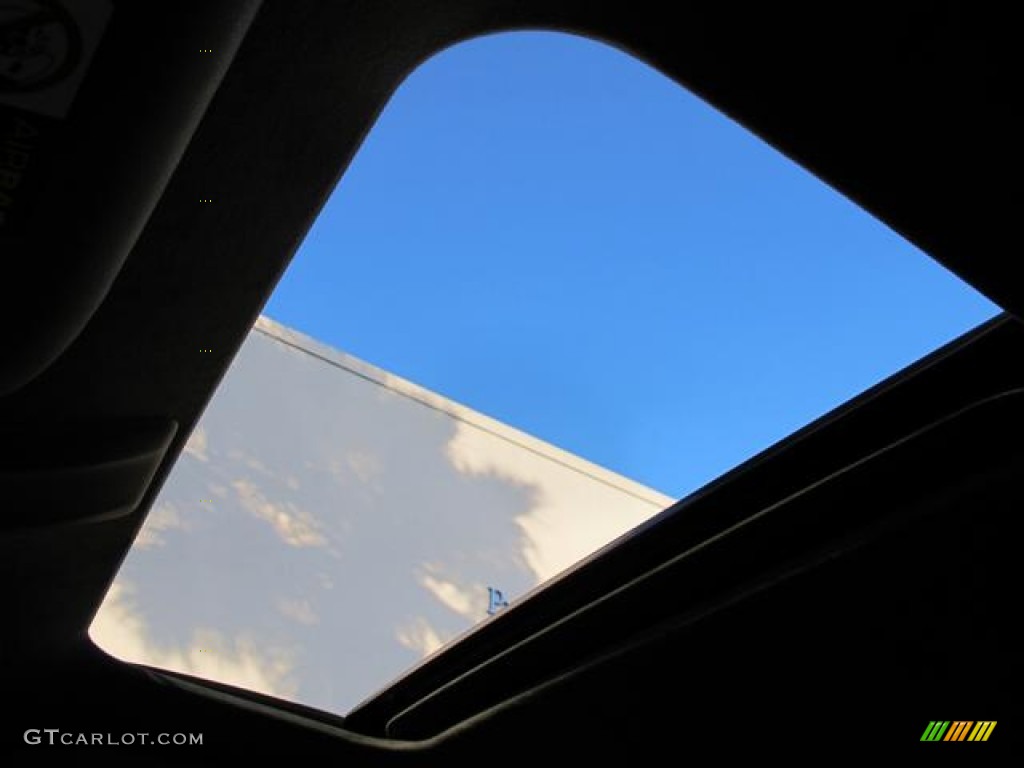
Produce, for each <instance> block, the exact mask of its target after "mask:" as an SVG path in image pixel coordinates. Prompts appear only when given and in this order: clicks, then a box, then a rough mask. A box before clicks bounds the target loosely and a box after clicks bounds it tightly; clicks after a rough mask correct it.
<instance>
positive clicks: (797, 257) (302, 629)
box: [91, 33, 996, 713]
mask: <svg viewBox="0 0 1024 768" xmlns="http://www.w3.org/2000/svg"><path fill="white" fill-rule="evenodd" d="M995 312H996V308H995V307H994V306H993V305H991V304H990V303H988V302H987V301H985V300H984V299H983V298H982V297H980V296H979V295H978V294H977V293H975V292H974V291H972V290H971V289H970V288H968V287H967V286H965V285H964V284H963V283H962V282H960V281H959V280H957V279H956V278H955V277H953V276H952V275H950V274H949V273H948V272H946V271H945V270H943V269H942V268H941V267H939V266H938V265H937V264H936V263H935V262H933V261H932V260H930V259H929V258H927V257H926V256H925V255H924V254H922V253H920V252H919V251H917V250H916V249H915V248H914V247H912V246H911V245H910V244H908V243H907V242H905V241H903V240H902V239H901V238H899V237H898V236H896V235H895V234H893V233H892V232H891V231H890V230H888V229H886V228H885V227H884V226H882V225H881V224H879V223H878V222H877V221H875V220H874V219H872V218H871V217H870V216H868V215H866V214H865V213H864V212H863V211H861V210H860V209H858V208H857V207H856V206H854V205H852V204H851V203H850V202H849V201H847V200H845V199H844V198H842V197H841V196H839V195H837V194H836V193H835V192H834V191H833V190H831V189H830V188H828V187H827V186H826V185H824V184H822V183H821V182H819V181H817V180H816V179H814V178H813V177H811V176H810V175H808V174H807V173H806V172H804V171H802V170H801V169H799V168H798V167H796V166H795V165H794V164H793V163H791V162H790V161H788V160H787V159H785V158H784V157H782V156H780V155H779V154H778V153H776V152H774V151H773V150H772V149H771V148H769V147H766V146H765V145H764V144H763V143H762V142H760V141H759V140H757V139H756V138H754V137H752V136H751V135H750V134H749V133H747V132H746V131H745V130H743V129H742V128H740V127H739V126H737V125H736V124H734V123H733V122H731V121H730V120H728V119H727V118H725V117H723V116H722V115H720V114H718V113H717V112H715V111H714V110H711V109H710V108H708V107H707V105H705V104H703V103H702V102H700V101H699V100H698V99H696V98H695V97H694V96H692V95H691V94H689V93H688V92H686V91H685V90H683V89H681V88H680V87H679V86H678V85H676V84H675V83H672V82H670V81H669V80H667V79H666V78H664V77H662V76H661V75H659V74H658V73H656V72H654V71H653V70H651V69H650V68H648V67H647V66H645V65H644V64H642V63H640V62H638V61H636V60H634V59H631V58H630V57H628V56H626V55H625V54H623V53H622V52H619V51H617V50H614V49H611V48H609V47H607V46H603V45H600V44H598V43H595V42H593V41H589V40H584V39H580V38H574V37H569V36H565V35H556V34H551V33H515V34H507V35H499V36H494V37H489V38H483V39H479V40H474V41H471V42H468V43H464V44H462V45H460V46H457V47H455V48H452V49H450V50H448V51H445V52H444V53H442V54H440V55H438V56H436V57H435V58H433V59H431V60H430V61H428V62H426V63H425V64H424V65H423V66H422V67H420V68H419V69H418V70H417V71H416V72H415V73H413V74H412V75H411V76H410V78H409V79H408V80H407V81H406V83H405V84H404V85H403V86H402V87H401V88H400V89H399V91H398V93H397V94H396V95H395V97H394V99H393V100H392V103H391V104H390V105H389V106H388V108H387V109H386V110H385V112H384V113H383V115H382V116H381V118H380V120H379V122H378V124H377V126H376V127H375V128H374V130H373V132H372V133H371V134H370V136H369V137H368V138H367V141H366V143H365V145H364V146H363V147H362V149H361V150H360V153H359V154H358V156H357V157H356V159H355V161H354V163H353V165H352V167H351V168H350V169H349V170H348V171H347V172H346V174H345V176H344V178H343V180H342V182H341V183H340V184H339V186H338V188H337V189H336V190H335V192H334V194H333V195H332V197H331V199H330V200H329V201H328V203H327V205H326V206H325V208H324V210H323V211H322V212H321V214H320V217H319V218H318V219H317V221H316V222H315V224H314V225H313V227H312V229H311V231H310V233H309V234H308V236H307V238H306V240H305V242H304V243H303V246H302V248H301V249H300V251H299V253H298V254H297V256H296V257H295V260H294V262H293V265H292V266H291V268H290V270H289V272H288V273H287V274H286V275H285V277H284V278H283V280H282V282H281V284H280V285H279V286H278V289H277V291H276V292H275V294H274V296H273V297H272V298H271V300H270V302H269V304H268V306H267V314H268V315H269V317H265V318H261V320H260V321H259V322H258V323H257V325H256V327H255V328H254V329H253V331H252V333H251V334H250V336H249V338H248V340H247V341H246V342H245V344H244V346H243V347H242V349H241V351H240V352H239V354H238V356H237V358H236V359H235V361H234V363H233V365H232V367H231V370H230V371H229V373H228V375H227V376H226V377H225V379H224V381H223V383H222V385H221V387H220V389H219V390H218V392H217V394H216V395H215V397H214V399H213V401H212V402H211V404H210V406H209V407H208V409H207V411H206V412H205V414H204V415H203V418H202V420H201V422H200V424H199V426H198V427H197V429H196V430H195V432H194V433H193V435H192V437H191V439H190V441H189V444H188V447H187V448H186V450H185V452H184V454H183V455H182V457H181V458H180V460H179V462H178V464H177V466H176V467H175V469H174V471H173V473H172V474H171V476H170V477H169V479H168V481H167V483H166V484H165V487H164V488H163V491H162V492H161V495H160V498H159V499H158V501H157V502H156V504H155V505H154V507H153V509H152V511H151V513H150V515H149V518H148V520H147V523H146V526H145V527H144V529H143V531H142V533H141V534H140V536H139V538H138V539H137V541H136V542H135V545H134V547H133V549H132V551H131V553H130V555H129V557H128V559H127V560H126V562H125V565H124V567H123V569H122V571H121V572H120V574H119V575H118V579H117V581H116V582H115V585H114V587H113V589H112V590H111V592H110V594H109V595H108V596H107V599H106V601H105V603H104V605H103V607H102V608H101V611H100V613H99V615H98V617H97V620H96V622H95V623H94V625H93V627H92V630H91V633H92V636H93V638H94V639H95V640H96V641H97V642H98V643H99V644H100V645H101V646H102V647H104V648H106V649H107V650H108V651H110V652H111V653H113V654H115V655H117V656H120V657H122V658H126V659H129V660H132V661H141V662H144V663H148V664H153V665H156V666H160V667H165V668H169V669H176V670H180V671H184V672H188V673H191V674H197V675H200V676H204V677H207V678H210V679H214V680H220V681H224V682H229V683H233V684H236V685H241V686H243V687H248V688H251V689H254V690H260V691H264V692H268V693H271V694H274V695H278V696H281V697H284V698H288V699H292V700H295V701H299V702H302V703H305V704H310V705H312V706H316V707H320V708H323V709H326V710H329V711H333V712H339V713H344V712H346V711H348V710H349V709H351V708H352V707H353V706H354V705H355V704H356V703H358V701H360V700H361V699H363V698H364V697H366V696H367V695H369V694H371V693H372V692H373V691H374V690H376V689H378V688H380V687H382V686H384V685H386V684H387V683H388V681H389V680H392V679H394V677H395V676H396V675H398V674H400V673H401V672H402V671H403V670H404V669H407V668H408V667H409V666H411V665H412V664H414V663H415V662H416V661H417V660H419V659H420V658H422V657H423V656H424V655H426V654H429V653H430V652H432V651H434V650H436V649H437V648H439V647H441V646H443V645H444V644H445V643H447V642H450V641H451V640H452V639H453V638H455V637H457V636H458V635H459V634H460V633H462V632H464V631H466V630H468V629H470V628H471V627H473V626H475V625H476V624H478V623H479V622H481V621H484V620H486V619H487V618H488V617H489V616H491V615H492V614H493V613H495V612H498V611H500V610H502V609H503V608H504V606H505V604H506V603H507V602H508V601H514V600H516V599H519V598H521V597H522V596H523V595H525V594H526V593H527V592H528V591H530V590H531V589H533V588H535V587H537V586H538V585H540V584H543V583H544V582H545V581H547V580H548V579H550V578H551V577H552V576H553V575H555V574H557V573H558V572H560V571H561V570H563V569H565V568H566V567H569V566H571V565H572V564H574V563H576V562H578V561H579V560H580V559H581V558H584V557H586V556H587V555H589V554H590V553H592V552H594V551H595V550H597V549H599V548H600V547H602V546H604V545H605V544H607V543H608V542H611V541H613V540H614V539H615V538H616V537H617V536H619V535H621V534H623V533H625V532H627V531H629V530H630V529H631V528H633V527H634V526H636V525H637V524H639V523H640V522H642V521H644V520H646V519H649V518H650V517H651V516H652V515H654V514H656V513H657V512H658V511H660V510H661V509H663V508H664V507H665V506H667V505H668V504H669V503H670V501H671V500H672V499H674V498H678V497H681V496H683V495H685V494H687V493H689V492H691V491H693V490H695V489H697V488H698V487H700V486H701V485H703V484H704V483H706V482H708V481H710V480H712V479H714V478H715V477H717V476H719V475H720V474H721V473H723V472H724V471H726V470H728V469H730V468H731V467H734V466H736V465H737V464H739V463H741V462H742V461H743V460H745V459H747V458H749V457H750V456H752V455H753V454H755V453H757V452H758V451H760V450H762V449H764V448H766V447H768V446H769V445H771V444H772V443H774V442H776V441H777V440H779V439H781V438H783V437H785V436H786V435H787V434H789V433H791V432H792V431H794V430H795V429H797V428H799V427H801V426H803V425H804V424H806V423H808V422H809V421H811V420H813V419H814V418H816V417H818V416H820V415H822V414H823V413H825V412H827V411H828V410H830V409H831V408H833V407H835V406H836V405H839V404H840V403H842V402H843V401H845V400H847V399H849V398H850V397H852V396H854V395H856V394H857V393H858V392H860V391H862V390H864V389H865V388H867V387H869V386H871V385H872V384H874V383H876V382H877V381H879V380H881V379H883V378H885V377H886V376H888V375H890V374H892V373H894V372H895V371H897V370H899V369H900V368H902V367H904V366H905V365H907V364H909V363H911V362H912V361H914V360H915V359H917V358H919V357H921V356H922V355H924V354H926V353H928V352H930V351H931V350H933V349H935V348H936V347H938V346H940V345H941V344H943V343H944V342H946V341H948V340H950V339H952V338H953V337H955V336H957V335H959V334H960V333H962V332H963V331H965V330H967V329H969V328H970V327H972V326H974V325H976V324H977V323H979V322H981V321H983V320H985V319H987V318H988V317H991V316H992V315H994V314H995ZM270 317H273V318H274V320H271V319H270ZM275 320H276V321H277V322H275ZM341 350H344V351H341Z"/></svg>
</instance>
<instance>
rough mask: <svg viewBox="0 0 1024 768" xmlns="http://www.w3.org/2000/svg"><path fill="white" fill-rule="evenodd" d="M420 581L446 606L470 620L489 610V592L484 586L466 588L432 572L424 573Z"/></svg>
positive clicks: (482, 615)
mask: <svg viewBox="0 0 1024 768" xmlns="http://www.w3.org/2000/svg"><path fill="white" fill-rule="evenodd" d="M419 581H420V584H422V585H423V586H424V587H425V588H426V589H427V591H428V592H430V593H431V594H432V595H433V596H434V597H436V598H437V599H438V600H439V601H441V603H442V604H443V605H444V606H445V607H446V608H448V609H449V610H452V611H454V612H455V613H457V614H459V615H460V616H464V617H465V618H467V619H469V620H470V621H477V620H478V619H481V618H483V617H484V615H485V613H486V612H487V593H486V591H485V590H484V589H482V588H479V589H465V588H462V587H459V586H458V585H456V584H455V583H453V582H451V581H445V580H444V579H439V578H437V577H435V576H431V575H430V574H423V575H422V576H420V579H419Z"/></svg>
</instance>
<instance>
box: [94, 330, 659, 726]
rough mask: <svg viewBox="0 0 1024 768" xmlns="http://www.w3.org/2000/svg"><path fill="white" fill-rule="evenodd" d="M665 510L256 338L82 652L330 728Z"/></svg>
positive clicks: (468, 417) (397, 392)
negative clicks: (307, 713) (98, 650)
mask: <svg viewBox="0 0 1024 768" xmlns="http://www.w3.org/2000/svg"><path fill="white" fill-rule="evenodd" d="M670 502H671V499H669V498H668V497H666V496H663V495H662V494H659V493H656V492H654V491H652V490H650V489H649V488H646V487H644V486H641V485H639V484H637V483H634V482H632V481H630V480H628V479H626V478H624V477H621V476H619V475H616V474H614V473H612V472H609V471H607V470H604V469H602V468H600V467H597V466H595V465H593V464H591V463H589V462H586V461H584V460H582V459H580V458H578V457H576V456H573V455H571V454H569V453H566V452H564V451H561V450H559V449H558V448H555V447H553V446H551V445H549V444H547V443H544V442H542V441H540V440H537V439H535V438H532V437H530V436H528V435H526V434H524V433H522V432H519V431H517V430H515V429H512V428H510V427H508V426H506V425H503V424H501V423H499V422H496V421H494V420H492V419H489V418H487V417H485V416H483V415H481V414H479V413H476V412H474V411H472V410H470V409H468V408H465V407H463V406H460V405H458V404H456V403H453V402H451V401H449V400H446V399H444V398H442V397H440V396H438V395H436V394H434V393H431V392H429V391H427V390H424V389H422V388H421V387H418V386H416V385H414V384H411V383H409V382H407V381H405V380H403V379H400V378H398V377H395V376H392V375H390V374H388V373H386V372H384V371H381V370H379V369H377V368H374V367H372V366H369V365H367V364H365V363H363V362H361V361H359V360H356V359H354V358H352V357H349V356H347V355H344V354H342V353H340V352H337V351H336V350H333V349H330V348H328V347H325V346H324V345H321V344H319V343H317V342H315V341H313V340H312V339H309V338H308V337H305V336H302V335H301V334H298V333H295V332H294V331H291V330H288V329H286V328H284V327H282V326H280V325H278V324H277V323H274V322H273V321H271V320H269V319H267V318H261V319H260V320H259V322H258V323H257V325H256V327H255V329H254V330H253V331H252V333H251V334H250V336H249V337H248V339H247V340H246V342H245V343H244V345H243V346H242V348H241V350H240V351H239V354H238V356H237V357H236V359H235V361H234V363H233V365H232V368H231V370H230V371H229V373H228V375H227V376H226V377H225V379H224V381H223V383H222V385H221V387H220V389H219V390H218V392H217V394H216V395H215V396H214V398H213V400H212V402H211V403H210V406H209V407H208V408H207V410H206V412H205V413H204V415H203V417H202V419H201V421H200V423H199V426H198V427H197V429H196V430H195V432H194V433H193V435H192V437H191V439H190V440H189V443H188V446H187V447H186V449H185V451H184V453H183V454H182V456H181V458H180V460H179V462H178V464H177V466H176V467H175V469H174V471H173V473H172V474H171V476H170V477H169V478H168V481H167V483H166V484H165V486H164V489H163V491H162V493H161V495H160V498H159V500H158V501H157V503H156V504H155V505H154V507H153V509H152V510H151V512H150V514H149V518H148V519H147V522H146V525H145V526H144V528H143V530H142V532H141V533H140V535H139V537H138V539H137V540H136V542H135V544H134V546H133V548H132V550H131V553H130V554H129V556H128V558H127V560H126V562H125V564H124V566H123V568H122V570H121V572H120V573H119V575H118V578H117V580H116V582H115V584H114V586H113V588H112V589H111V591H110V593H109V594H108V596H107V598H106V601H105V602H104V604H103V606H102V607H101V609H100V612H99V614H98V616H97V618H96V620H95V622H94V623H93V626H92V629H91V636H92V637H93V639H94V640H95V641H96V642H97V644H98V645H99V646H100V647H102V648H104V649H105V650H106V651H108V652H109V653H112V654H113V655H115V656H118V657H120V658H124V659H126V660H129V661H138V662H142V663H146V664H152V665H154V666H159V667H165V668H170V669H175V670H179V671H182V672H186V673H189V674H195V675H200V676H204V677H207V678H211V679H215V680H218V681H221V682H226V683H230V684H234V685H239V686H243V687H247V688H251V689H254V690H259V691H262V692H266V693H270V694H273V695H277V696H281V697H284V698H288V699H292V700H295V701H299V702H302V703H304V704H308V705H311V706H315V707H319V708H322V709H326V710H329V711H332V712H338V713H344V712H347V711H348V710H350V709H351V708H352V707H353V706H355V705H356V704H357V703H358V702H359V701H361V700H362V699H364V698H366V697H367V696H368V695H370V694H372V693H373V692H375V691H376V690H378V689H379V688H381V687H383V686H385V685H386V684H387V683H388V682H390V681H391V680H393V679H394V678H395V677H397V676H398V675H399V674H400V673H401V672H402V671H404V670H405V669H407V668H409V667H410V666H412V665H413V664H415V663H416V662H417V661H418V660H419V659H420V658H422V657H423V656H424V655H427V654H429V653H431V652H432V651H434V650H436V649H437V648H438V647H439V646H440V645H442V644H443V643H445V642H447V641H449V640H451V639H452V638H454V637H455V636H457V635H458V634H460V633H462V632H464V631H466V630H467V629H469V628H470V627H472V626H473V625H475V624H477V623H478V622H480V621H483V620H486V619H487V618H488V614H487V610H488V587H493V588H497V589H500V590H501V591H502V592H503V593H504V594H505V595H506V596H507V597H508V598H510V599H512V600H515V599H516V598H520V597H522V596H523V595H525V594H526V593H527V592H528V591H529V590H531V589H533V588H534V587H536V586H537V585H538V584H540V583H542V582H544V581H545V580H547V579H549V578H550V577H552V576H553V575H555V574H557V573H558V572H559V571H561V570H563V569H564V568H566V567H568V566H570V565H572V564H574V563H575V562H577V561H578V560H580V559H581V558H583V557H585V556H587V555H588V554H590V553H592V552H593V551H595V550H596V549H598V548H600V547H601V546H603V545H605V544H607V543H608V542H610V541H611V540H613V539H614V538H616V537H618V536H619V535H621V534H623V533H624V532H626V531H628V530H630V529H631V528H633V527H634V526H636V525H637V524H639V523H640V522H642V521H644V520H646V519H648V518H650V517H651V516H652V515H654V514H656V513H657V512H659V511H660V510H661V509H663V508H665V507H666V506H668V505H669V503H670Z"/></svg>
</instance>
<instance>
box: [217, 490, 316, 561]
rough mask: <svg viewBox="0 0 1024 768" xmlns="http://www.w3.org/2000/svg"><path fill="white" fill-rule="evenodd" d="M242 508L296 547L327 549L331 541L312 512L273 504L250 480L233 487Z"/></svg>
mask: <svg viewBox="0 0 1024 768" xmlns="http://www.w3.org/2000/svg"><path fill="white" fill-rule="evenodd" d="M231 485H232V487H233V488H234V489H235V492H236V493H237V494H238V498H239V500H240V501H241V503H242V506H243V507H244V508H245V509H246V510H247V511H249V512H250V513H252V514H253V515H255V516H256V517H258V518H259V519H261V520H265V521H266V522H268V523H270V525H271V527H272V528H273V529H274V531H275V532H276V533H277V535H278V536H280V537H281V539H282V540H283V541H284V542H285V543H287V544H291V545H292V546H293V547H323V546H326V545H327V539H326V537H325V536H324V535H323V533H322V532H321V531H320V527H319V525H318V524H317V521H316V519H315V518H314V517H313V515H311V514H310V513H309V512H306V511H304V510H301V509H299V508H298V507H296V506H295V505H294V504H292V503H290V502H289V503H285V504H275V503H274V502H272V501H269V500H268V499H267V498H266V497H265V496H264V495H263V494H262V493H261V492H260V490H259V489H258V488H257V487H256V486H255V484H253V483H252V482H250V481H249V480H245V479H244V478H243V479H240V480H235V481H234V482H233V483H232V484H231Z"/></svg>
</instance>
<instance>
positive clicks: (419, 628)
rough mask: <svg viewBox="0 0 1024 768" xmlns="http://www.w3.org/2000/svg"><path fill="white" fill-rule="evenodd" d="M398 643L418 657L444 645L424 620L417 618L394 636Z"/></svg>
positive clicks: (427, 654) (424, 655)
mask: <svg viewBox="0 0 1024 768" xmlns="http://www.w3.org/2000/svg"><path fill="white" fill-rule="evenodd" d="M396 636H397V637H398V642H400V643H401V644H402V645H404V646H405V647H406V648H409V649H410V650H413V651H416V653H418V654H419V655H420V656H423V657H426V656H429V655H430V654H432V653H433V652H434V651H436V650H437V649H438V648H440V647H441V646H442V645H444V642H445V641H444V640H443V639H442V638H441V636H440V635H439V634H438V633H437V631H436V630H435V629H434V628H433V627H431V626H430V623H429V622H428V621H427V620H426V619H424V618H422V617H421V618H418V619H416V620H415V621H413V622H412V623H411V624H409V625H408V626H406V627H404V628H400V629H399V630H398V632H397V634H396Z"/></svg>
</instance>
